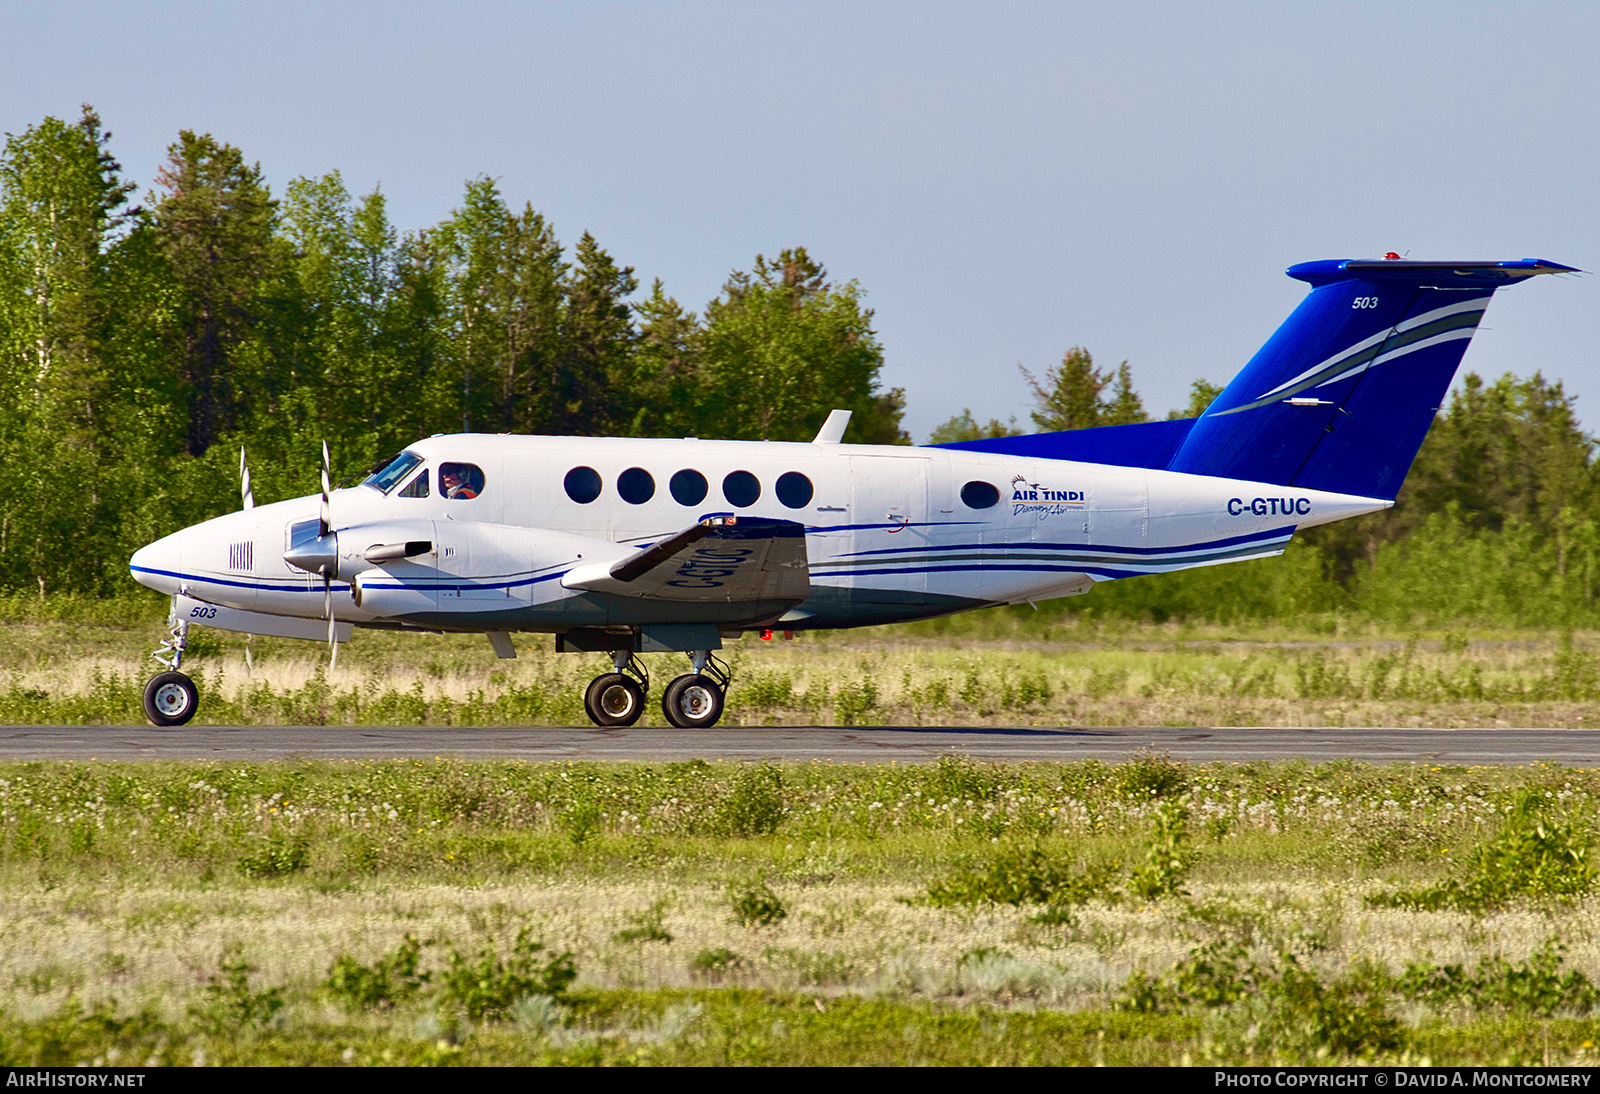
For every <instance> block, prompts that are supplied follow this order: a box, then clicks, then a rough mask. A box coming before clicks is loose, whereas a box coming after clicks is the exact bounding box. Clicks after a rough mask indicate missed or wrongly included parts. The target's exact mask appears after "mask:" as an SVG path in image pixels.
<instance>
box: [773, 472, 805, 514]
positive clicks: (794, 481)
mask: <svg viewBox="0 0 1600 1094" xmlns="http://www.w3.org/2000/svg"><path fill="white" fill-rule="evenodd" d="M773 490H774V492H776V493H777V495H778V500H779V501H781V502H783V504H785V505H787V506H788V507H789V508H790V509H804V508H805V507H806V506H808V505H810V504H811V496H812V494H813V493H815V491H813V490H812V488H811V480H810V479H808V478H806V477H805V476H804V475H802V474H800V472H798V471H785V472H784V473H783V474H781V475H779V476H778V481H777V483H776V484H774V486H773Z"/></svg>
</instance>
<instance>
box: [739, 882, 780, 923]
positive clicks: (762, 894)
mask: <svg viewBox="0 0 1600 1094" xmlns="http://www.w3.org/2000/svg"><path fill="white" fill-rule="evenodd" d="M728 908H729V910H730V911H731V912H732V913H733V922H735V923H737V924H739V926H741V927H770V926H772V925H773V924H775V923H778V922H781V921H782V920H783V919H785V918H786V917H787V916H788V915H789V907H788V905H786V904H785V903H784V902H783V898H782V897H780V896H778V894H777V893H775V892H773V891H772V887H771V886H769V885H768V884H767V883H766V882H764V881H749V882H746V883H744V884H742V885H731V886H729V887H728Z"/></svg>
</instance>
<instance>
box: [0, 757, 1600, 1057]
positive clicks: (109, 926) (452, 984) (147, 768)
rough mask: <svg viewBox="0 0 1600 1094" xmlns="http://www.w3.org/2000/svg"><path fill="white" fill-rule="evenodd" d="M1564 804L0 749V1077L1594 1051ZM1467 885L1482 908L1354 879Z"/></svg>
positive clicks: (1588, 935)
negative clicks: (70, 1070) (29, 1072)
mask: <svg viewBox="0 0 1600 1094" xmlns="http://www.w3.org/2000/svg"><path fill="white" fill-rule="evenodd" d="M1597 800H1600V772H1595V771H1588V770H1582V769H1570V768H1560V767H1548V766H1544V765H1535V766H1531V767H1527V768H1466V767H1423V766H1396V767H1387V768H1382V767H1373V766H1369V765H1362V764H1355V763H1335V764H1325V765H1319V766H1311V765H1306V764H1266V763H1255V764H1239V765H1234V764H1211V765H1188V764H1182V763H1175V762H1172V761H1170V760H1168V759H1166V758H1164V757H1160V756H1142V757H1139V758H1137V759H1135V760H1133V761H1130V762H1128V763H1125V764H1118V765H1109V764H1099V763H1080V764H1011V765H1001V764H985V763H978V762H973V761H969V760H964V759H960V758H956V757H950V758H946V759H944V760H941V761H940V762H938V763H936V764H928V765H911V766H899V765H887V766H886V765H861V766H855V765H835V764H824V763H814V764H785V765H741V764H720V763H719V764H706V763H688V764H672V765H650V764H565V763H562V764H526V763H509V762H508V763H471V764H469V763H461V762H455V761H449V760H439V761H433V762H418V761H393V762H381V763H380V762H363V763H337V764H334V763H288V762H285V763H272V764H217V763H161V764H142V765H138V764H107V763H87V764H69V763H37V764H13V765H5V766H3V767H0V1061H3V1062H5V1063H8V1064H27V1063H41V1064H42V1063H77V1062H86V1063H93V1062H96V1061H100V1062H105V1063H111V1062H121V1063H129V1062H133V1063H142V1062H144V1061H146V1060H152V1059H153V1060H155V1061H157V1062H165V1063H177V1064H187V1063H194V1062H207V1063H302V1064H309V1063H321V1064H337V1063H351V1064H359V1063H407V1064H415V1063H536V1062H545V1063H701V1064H704V1063H729V1062H734V1063H821V1062H828V1063H841V1062H854V1063H876V1064H885V1063H900V1064H904V1063H986V1062H998V1063H1030V1062H1032V1063H1098V1062H1105V1063H1112V1064H1118V1063H1120V1064H1173V1063H1181V1062H1185V1061H1187V1062H1192V1063H1199V1062H1235V1063H1249V1062H1254V1063H1274V1062H1285V1063H1305V1062H1323V1061H1334V1062H1339V1061H1372V1060H1382V1061H1387V1062H1397V1061H1401V1060H1410V1061H1413V1062H1415V1061H1418V1060H1420V1059H1422V1058H1424V1057H1426V1058H1429V1059H1431V1060H1433V1061H1434V1062H1439V1063H1445V1062H1448V1063H1463V1064H1464V1063H1508V1062H1523V1063H1529V1062H1532V1063H1540V1062H1562V1063H1571V1064H1579V1065H1583V1066H1593V1065H1594V1063H1595V1062H1596V1058H1595V1052H1594V1043H1595V1041H1596V1038H1597V1034H1600V1017H1597V1011H1596V1006H1597V1004H1600V989H1596V987H1595V985H1596V984H1600V933H1597V932H1596V931H1595V929H1594V923H1595V922H1597V918H1596V912H1597V911H1600V896H1597V895H1596V894H1595V893H1594V892H1593V881H1594V879H1593V878H1592V876H1591V875H1590V874H1589V873H1588V872H1587V871H1586V861H1587V860H1586V859H1585V858H1584V855H1586V854H1587V849H1588V843H1589V840H1590V838H1591V832H1590V828H1589V818H1591V817H1592V816H1593V815H1594V812H1595V807H1596V803H1597ZM574 817H581V818H583V819H582V821H581V823H575V822H574V820H573V818H574ZM1540 831H1542V832H1544V833H1545V835H1544V836H1539V835H1538V833H1539V832H1540ZM1530 833H1532V835H1530ZM1541 839H1542V840H1544V841H1545V842H1544V843H1540V842H1539V840H1541ZM1519 849H1520V850H1519ZM1575 851H1576V852H1581V853H1577V854H1576V857H1574V852H1575ZM1528 855H1531V856H1532V858H1531V859H1530V861H1534V860H1537V861H1534V866H1535V868H1534V869H1533V870H1531V871H1527V870H1524V871H1523V872H1522V873H1518V872H1517V870H1516V869H1514V868H1513V867H1512V866H1511V865H1508V863H1509V861H1510V860H1511V859H1515V858H1517V857H1518V856H1523V857H1527V856H1528ZM1541 856H1542V857H1541ZM1485 871H1489V872H1490V873H1494V872H1496V871H1498V872H1499V873H1500V874H1502V875H1504V876H1505V877H1507V878H1510V879H1511V880H1509V881H1506V882H1505V884H1503V885H1501V887H1500V889H1498V890H1497V894H1498V895H1497V898H1496V901H1495V902H1494V904H1493V905H1492V906H1490V905H1487V904H1486V905H1483V906H1477V905H1471V904H1442V905H1435V906H1418V905H1415V904H1411V905H1401V904H1396V903H1395V902H1392V901H1390V902H1385V901H1384V900H1383V899H1381V898H1382V897H1383V895H1384V894H1392V893H1394V892H1396V891H1398V890H1405V889H1410V890H1418V889H1423V888H1426V887H1428V886H1435V887H1437V886H1443V885H1447V884H1448V883H1449V882H1450V881H1451V880H1452V879H1456V880H1457V881H1458V882H1459V883H1460V884H1461V885H1463V886H1467V885H1468V884H1469V883H1470V882H1472V879H1474V878H1478V877H1480V876H1481V875H1483V874H1484V872H1485ZM1557 875H1559V876H1557ZM1518 878H1522V879H1523V881H1517V880H1516V879H1518ZM1530 879H1531V880H1530ZM1157 882H1159V884H1158V883H1157ZM1524 882H1525V883H1524ZM1519 886H1520V888H1519ZM1374 898H1378V899H1374Z"/></svg>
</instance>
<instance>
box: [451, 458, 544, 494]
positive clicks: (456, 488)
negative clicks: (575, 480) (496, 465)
mask: <svg viewBox="0 0 1600 1094" xmlns="http://www.w3.org/2000/svg"><path fill="white" fill-rule="evenodd" d="M571 492H572V491H571V490H568V491H567V493H569V494H570V493H571ZM439 493H441V494H443V495H444V496H445V497H447V498H455V499H456V500H457V501H468V500H470V499H472V498H475V497H477V496H478V495H479V494H481V493H483V470H482V469H481V468H479V467H478V465H477V464H475V463H441V464H440V465H439Z"/></svg>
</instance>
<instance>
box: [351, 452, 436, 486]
mask: <svg viewBox="0 0 1600 1094" xmlns="http://www.w3.org/2000/svg"><path fill="white" fill-rule="evenodd" d="M421 462H422V457H421V456H419V455H417V454H416V453H415V452H402V453H400V455H398V456H396V457H395V458H394V459H392V460H390V461H389V465H388V466H387V467H385V468H384V469H383V470H381V471H375V472H373V473H372V474H370V475H368V476H367V477H366V479H365V480H363V481H362V483H361V485H363V486H370V487H372V488H373V489H374V490H376V491H378V493H380V494H387V493H388V492H389V491H391V490H393V489H394V488H395V487H396V486H398V485H399V484H400V481H401V480H402V479H404V478H405V477H406V476H407V475H409V474H410V473H411V469H412V468H413V467H416V466H417V464H419V463H421Z"/></svg>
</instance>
